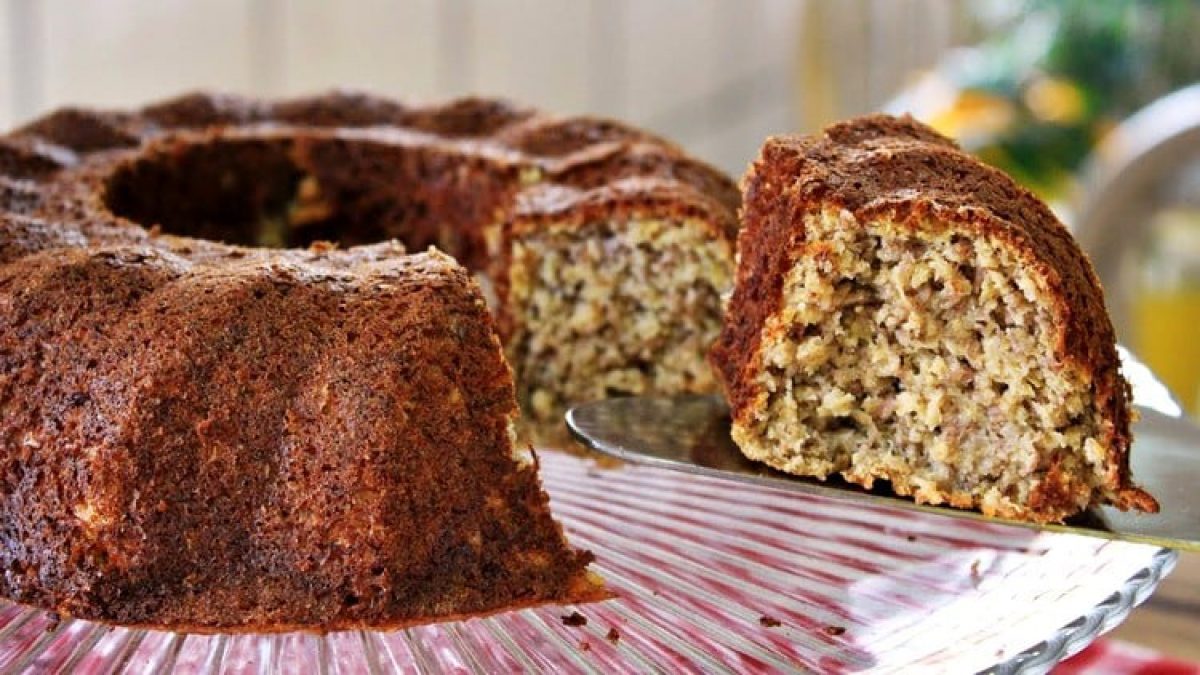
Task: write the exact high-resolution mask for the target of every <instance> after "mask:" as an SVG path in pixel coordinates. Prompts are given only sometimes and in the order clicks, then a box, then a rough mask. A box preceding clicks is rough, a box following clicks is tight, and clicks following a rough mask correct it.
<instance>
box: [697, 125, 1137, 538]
mask: <svg viewBox="0 0 1200 675" xmlns="http://www.w3.org/2000/svg"><path fill="white" fill-rule="evenodd" d="M743 187H744V191H745V197H744V199H745V206H744V212H743V225H744V228H743V230H742V232H741V234H740V237H739V264H738V270H737V278H736V286H735V290H734V293H733V296H732V298H731V300H730V302H729V305H728V307H727V312H726V319H725V326H724V329H723V332H722V335H721V338H720V340H719V341H718V344H717V345H716V346H715V347H714V349H713V352H712V360H713V362H714V365H715V366H716V367H717V369H718V370H719V377H720V378H721V380H722V381H723V385H724V387H725V390H726V393H727V395H728V398H729V402H730V406H731V409H732V415H733V438H734V440H735V441H736V443H737V444H738V446H739V447H740V448H741V449H742V451H743V452H744V453H745V454H746V456H748V457H750V458H751V459H755V460H759V461H763V462H765V463H767V464H769V465H771V466H773V467H775V468H777V469H781V470H783V471H787V472H790V473H794V474H799V475H804V476H815V477H818V478H825V477H827V476H830V475H841V476H842V477H844V478H845V479H846V480H848V481H851V482H854V483H858V484H861V485H864V486H866V487H871V486H872V485H873V483H874V482H875V481H876V480H887V481H890V483H891V487H892V489H893V490H895V492H897V493H898V494H901V495H911V496H913V497H914V498H915V499H916V500H917V501H920V502H926V503H931V504H948V505H951V506H956V507H961V508H977V509H980V510H981V511H982V512H983V513H985V514H987V515H994V516H1002V517H1009V518H1019V519H1024V520H1031V521H1039V522H1050V521H1060V520H1062V519H1064V518H1066V517H1068V516H1070V515H1072V514H1074V513H1077V512H1079V511H1081V510H1082V509H1085V508H1087V507H1088V506H1089V505H1095V504H1113V505H1115V506H1117V507H1120V508H1122V509H1130V508H1134V509H1140V510H1143V511H1157V509H1158V504H1157V503H1156V502H1155V500H1154V498H1153V497H1152V496H1150V495H1149V494H1148V493H1146V492H1145V491H1143V490H1141V489H1139V488H1137V487H1136V486H1134V485H1133V483H1132V481H1131V478H1130V471H1129V446H1130V439H1131V437H1130V430H1129V425H1130V415H1131V409H1130V393H1129V386H1128V384H1127V383H1126V381H1125V380H1124V378H1123V377H1122V376H1121V373H1120V369H1119V363H1118V360H1117V352H1116V347H1115V339H1114V334H1113V329H1112V325H1111V323H1110V321H1109V318H1108V315H1107V313H1106V312H1105V308H1104V301H1103V295H1102V293H1101V289H1100V284H1099V281H1098V280H1097V278H1096V274H1095V272H1094V270H1093V269H1092V266H1091V264H1090V263H1089V262H1088V260H1087V258H1086V257H1085V256H1084V254H1083V253H1082V252H1081V251H1080V249H1079V248H1078V246H1077V244H1076V243H1075V242H1074V240H1073V239H1072V238H1071V236H1070V235H1069V233H1068V232H1067V230H1066V229H1065V228H1064V227H1063V225H1062V224H1061V223H1060V222H1059V221H1058V220H1057V219H1056V218H1055V217H1054V215H1053V214H1052V213H1051V212H1050V210H1049V209H1048V208H1047V207H1046V206H1045V205H1044V204H1043V203H1042V202H1041V201H1039V200H1038V199H1037V198H1036V197H1034V196H1033V195H1032V194H1030V193H1029V192H1028V191H1027V190H1024V189H1022V188H1021V187H1019V186H1018V185H1017V184H1016V183H1014V182H1013V181H1012V180H1011V179H1010V178H1009V177H1008V176H1006V175H1004V174H1003V173H1001V172H999V171H997V170H995V169H992V168H990V167H987V166H985V165H983V164H981V163H980V162H978V161H976V160H975V159H973V158H971V157H970V156H968V155H967V154H965V153H963V152H961V151H960V150H959V149H958V148H957V146H955V144H954V143H953V142H951V141H949V140H948V139H946V138H943V137H942V136H940V135H938V134H937V133H936V132H934V131H933V130H931V129H929V128H928V127H925V126H923V125H921V124H919V123H917V122H915V121H913V120H912V119H910V118H893V117H888V116H883V115H877V116H869V117H864V118H859V119H855V120H851V121H848V122H844V123H841V124H837V125H834V126H831V127H829V128H827V129H826V130H825V131H824V133H822V134H821V135H818V136H814V137H777V138H772V139H769V140H768V141H767V143H766V145H765V146H764V147H763V149H762V152H761V155H760V156H759V158H758V160H757V161H756V162H755V163H754V164H753V165H752V166H751V168H750V170H749V172H748V174H747V176H746V178H745V181H744V186H743Z"/></svg>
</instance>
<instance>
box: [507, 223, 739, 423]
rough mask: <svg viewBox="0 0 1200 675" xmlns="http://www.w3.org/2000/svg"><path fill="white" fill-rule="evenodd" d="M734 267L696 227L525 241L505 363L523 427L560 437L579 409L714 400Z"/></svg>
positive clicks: (555, 231)
mask: <svg viewBox="0 0 1200 675" xmlns="http://www.w3.org/2000/svg"><path fill="white" fill-rule="evenodd" d="M730 260H732V254H731V251H730V246H729V243H728V242H726V241H724V240H722V239H719V238H714V237H713V236H712V235H711V232H710V228H709V226H708V225H707V224H706V223H703V222H700V221H693V220H681V221H680V220H658V219H640V220H639V219H634V220H627V221H597V222H592V223H588V224H584V225H582V226H579V225H568V224H563V225H549V226H545V227H538V228H536V232H534V233H531V234H528V235H525V236H523V237H520V238H517V239H516V240H515V241H514V242H513V244H512V262H511V267H510V271H509V274H510V280H509V282H510V286H509V299H508V302H509V304H510V307H511V308H512V311H513V312H514V315H515V317H516V319H517V321H516V325H517V329H516V332H515V334H514V335H512V336H511V337H510V339H509V340H508V345H507V356H508V358H509V362H510V363H511V364H512V366H513V369H514V371H515V375H516V380H517V395H518V399H519V400H520V403H521V409H522V411H523V412H524V414H525V419H526V420H527V421H528V422H530V423H532V424H533V425H541V426H548V427H551V428H561V427H562V416H563V414H564V413H565V411H566V410H567V408H568V407H569V406H570V405H573V404H576V403H581V402H587V401H594V400H598V399H601V398H608V397H613V396H636V395H653V394H681V393H703V392H709V391H713V390H715V388H716V380H715V378H714V375H713V373H712V371H711V370H710V367H709V365H708V363H707V360H706V356H707V352H708V348H709V346H710V345H711V344H712V343H713V342H714V341H715V340H716V338H717V335H718V333H719V332H720V329H721V320H722V316H721V294H722V293H723V292H724V291H725V290H726V289H727V287H728V285H729V284H730V282H731V278H730ZM565 345H570V347H571V348H570V349H566V348H564V346H565Z"/></svg>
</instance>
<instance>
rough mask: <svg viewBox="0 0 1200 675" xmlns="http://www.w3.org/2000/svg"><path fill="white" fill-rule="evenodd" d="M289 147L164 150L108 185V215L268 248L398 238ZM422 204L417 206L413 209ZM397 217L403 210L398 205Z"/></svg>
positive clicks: (222, 145)
mask: <svg viewBox="0 0 1200 675" xmlns="http://www.w3.org/2000/svg"><path fill="white" fill-rule="evenodd" d="M293 150H294V149H293V147H292V145H291V144H290V143H289V142H286V141H268V140H261V139H250V140H221V141H210V142H206V143H196V144H191V145H183V146H172V147H167V148H162V149H159V150H156V151H153V152H151V153H148V154H146V155H144V156H142V157H140V158H139V159H137V160H134V161H132V162H130V163H128V164H125V165H123V166H121V167H120V168H118V169H117V170H116V171H115V172H114V173H113V174H112V175H111V176H110V177H109V179H108V181H107V184H106V185H105V190H104V200H105V204H106V206H107V207H108V209H109V210H110V211H111V212H112V213H114V214H116V215H118V216H121V217H123V218H127V219H129V220H132V221H134V222H136V223H139V224H140V225H142V226H144V227H147V228H157V229H158V230H160V231H162V232H164V233H167V234H174V235H181V236H187V237H195V238H197V239H207V240H211V241H219V242H222V243H226V244H236V245H239V246H252V247H263V248H303V247H307V246H309V245H311V244H313V243H315V242H320V241H325V242H332V243H336V244H340V245H342V246H354V245H361V244H369V243H375V242H378V241H383V240H386V239H389V238H391V236H389V233H388V232H387V228H384V227H380V226H378V225H377V219H376V218H375V216H377V215H378V214H373V213H370V212H369V211H367V210H364V209H346V208H340V207H339V206H338V205H337V204H335V200H334V199H333V198H332V197H331V196H330V195H328V194H326V193H325V191H324V190H323V189H322V185H321V183H320V181H318V180H317V178H316V177H315V176H314V175H313V174H312V173H311V172H309V171H307V170H305V169H303V168H301V167H300V166H299V165H298V163H297V162H296V161H295V157H294V154H295V153H294V152H293ZM409 206H414V207H415V206H417V205H409ZM389 207H390V208H389V211H390V212H392V213H393V214H394V213H396V212H400V211H403V210H404V208H403V207H404V205H401V204H391V205H389Z"/></svg>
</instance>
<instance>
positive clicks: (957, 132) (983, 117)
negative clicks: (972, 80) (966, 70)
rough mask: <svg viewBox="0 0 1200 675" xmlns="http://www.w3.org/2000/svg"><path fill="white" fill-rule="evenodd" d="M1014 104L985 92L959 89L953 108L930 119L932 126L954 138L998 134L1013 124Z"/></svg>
mask: <svg viewBox="0 0 1200 675" xmlns="http://www.w3.org/2000/svg"><path fill="white" fill-rule="evenodd" d="M1013 118H1014V111H1013V106H1012V104H1011V103H1010V102H1009V101H1008V100H1007V99H1004V98H1001V97H999V96H996V95H994V94H989V93H987V92H982V91H972V90H966V91H962V92H959V94H958V96H957V97H955V99H954V102H953V103H951V104H950V107H948V108H946V109H944V110H941V111H939V112H938V113H936V114H934V115H933V116H932V117H931V118H930V119H929V125H930V126H932V127H933V128H934V129H937V130H938V131H939V132H941V133H943V134H945V135H947V136H950V137H951V138H960V139H961V138H965V137H971V136H985V137H986V136H994V135H997V134H999V133H1000V132H1002V131H1004V130H1005V129H1007V128H1008V127H1009V125H1011V124H1012V122H1013Z"/></svg>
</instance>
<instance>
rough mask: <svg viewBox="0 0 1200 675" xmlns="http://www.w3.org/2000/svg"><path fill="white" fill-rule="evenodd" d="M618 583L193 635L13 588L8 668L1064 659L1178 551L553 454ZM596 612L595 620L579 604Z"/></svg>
mask: <svg viewBox="0 0 1200 675" xmlns="http://www.w3.org/2000/svg"><path fill="white" fill-rule="evenodd" d="M541 459H542V472H543V477H544V481H545V484H546V488H547V490H548V491H549V492H550V495H551V498H552V507H553V509H554V512H555V514H556V515H557V516H558V517H559V518H560V519H561V520H562V522H563V523H564V525H565V527H566V530H567V534H568V536H569V537H570V539H571V540H572V542H574V543H575V544H576V545H579V546H583V547H586V548H589V549H591V550H592V551H594V552H595V554H596V558H597V562H596V563H595V565H594V567H593V569H595V570H596V571H597V572H599V573H600V574H601V575H602V576H603V577H604V578H605V579H606V581H607V583H608V585H609V586H610V588H611V589H612V590H613V591H614V592H615V593H616V594H617V596H618V597H617V598H616V599H613V600H608V601H604V602H600V603H593V604H586V605H578V606H567V607H560V606H545V607H540V608H535V609H529V610H523V611H517V612H509V613H504V614H498V615H494V616H491V617H488V618H484V619H475V620H469V621H462V622H454V623H443V624H437V625H430V626H423V627H419V628H412V629H408V630H400V631H391V632H370V631H366V632H359V631H350V632H341V633H333V634H329V635H326V636H317V635H311V634H307V633H290V634H281V635H182V634H175V633H169V632H160V631H146V630H131V629H124V628H111V627H106V626H101V625H98V624H94V623H89V622H85V621H74V620H64V621H62V622H61V623H59V624H57V625H55V624H54V623H53V621H52V617H50V616H49V615H48V614H46V613H44V612H41V611H37V610H33V609H29V608H25V607H21V606H18V605H12V604H5V605H0V671H3V672H29V671H32V672H63V671H67V672H82V673H107V672H131V673H140V672H154V673H162V672H180V673H274V672H317V671H319V672H328V673H359V672H410V673H423V672H430V673H432V672H516V671H527V672H529V671H532V672H536V671H552V672H604V673H611V672H628V671H637V672H650V671H672V672H674V671H685V670H686V671H705V672H726V671H738V672H747V671H756V672H761V671H776V672H778V671H793V670H799V671H806V670H809V671H811V670H816V671H822V672H847V671H856V672H857V671H869V672H893V671H897V670H907V669H912V668H917V667H919V668H920V669H921V672H926V673H929V672H947V673H964V672H977V671H991V672H999V673H1015V672H1045V671H1047V670H1049V669H1050V668H1051V666H1053V664H1055V663H1057V662H1058V661H1059V660H1061V659H1062V658H1065V657H1066V656H1069V655H1070V654H1073V653H1075V652H1077V651H1079V650H1080V649H1082V648H1083V647H1084V646H1086V645H1087V644H1088V643H1089V642H1091V641H1092V640H1093V639H1095V638H1096V637H1097V636H1098V635H1100V634H1102V633H1103V632H1105V631H1107V630H1109V629H1110V628H1112V627H1114V626H1115V625H1117V624H1118V623H1119V622H1120V621H1121V620H1122V619H1123V618H1124V617H1125V616H1126V614H1127V613H1128V612H1129V610H1130V609H1131V608H1133V607H1134V606H1136V605H1137V604H1138V603H1140V602H1141V601H1142V600H1144V599H1145V598H1146V597H1148V596H1149V594H1150V593H1151V592H1152V591H1153V590H1154V588H1155V586H1156V585H1157V584H1158V582H1159V580H1161V579H1162V577H1163V576H1164V575H1165V574H1166V573H1167V572H1168V571H1169V570H1170V569H1171V567H1172V566H1173V565H1174V562H1175V558H1176V556H1175V553H1174V552H1172V551H1170V550H1167V549H1161V548H1157V547H1153V546H1146V545H1141V544H1129V543H1121V542H1112V541H1104V540H1100V539H1094V538H1088V537H1080V536H1076V535H1070V534H1059V533H1045V532H1035V531H1031V530H1026V529H1023V528H1015V527H1007V526H1002V525H994V524H991V523H983V522H977V521H971V520H962V519H956V518H944V517H939V516H937V515H931V514H923V513H917V512H910V511H900V510H895V509H892V508H888V507H883V506H877V505H866V504H860V503H850V502H844V501H839V500H830V499H828V498H824V497H815V496H809V495H802V494H797V493H794V492H784V491H780V490H776V489H772V488H766V487H759V486H754V485H747V484H742V483H733V482H729V481H725V480H722V479H716V478H707V477H698V476H691V475H685V474H681V473H676V472H671V471H666V470H663V469H656V468H650V467H639V466H631V465H626V466H623V467H620V468H615V469H602V468H597V467H596V466H595V465H593V464H592V463H591V462H589V461H588V460H584V459H579V458H576V457H573V456H569V455H565V454H561V453H556V452H543V453H541ZM573 612H578V613H579V614H580V615H581V616H582V617H584V618H585V619H586V620H587V623H586V625H569V624H577V623H579V622H578V621H564V617H568V616H570V615H571V614H572V613H573Z"/></svg>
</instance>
